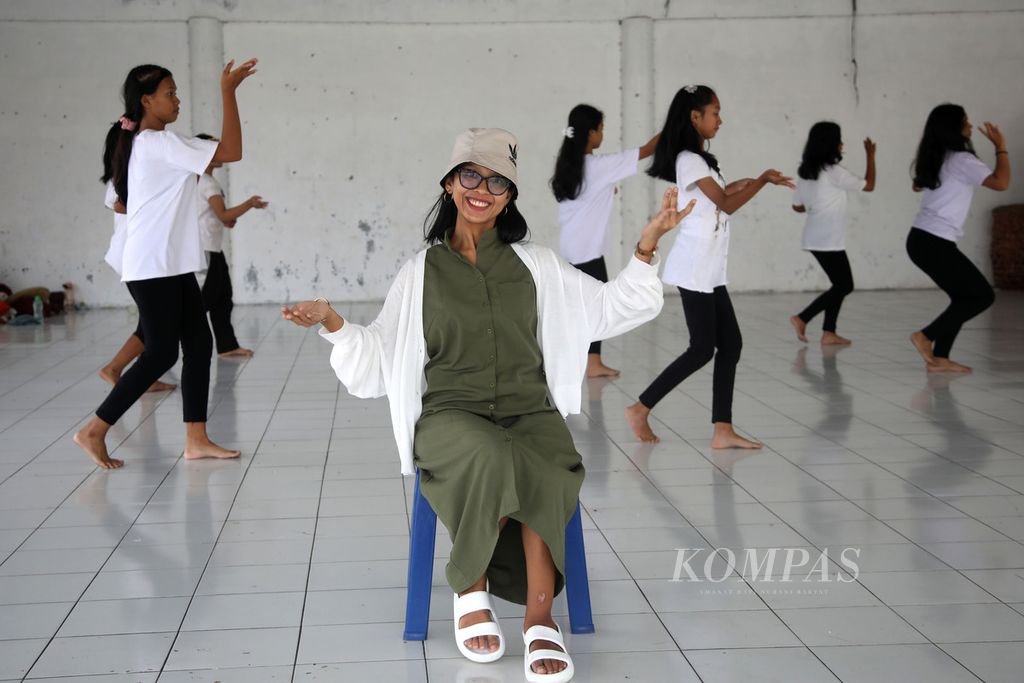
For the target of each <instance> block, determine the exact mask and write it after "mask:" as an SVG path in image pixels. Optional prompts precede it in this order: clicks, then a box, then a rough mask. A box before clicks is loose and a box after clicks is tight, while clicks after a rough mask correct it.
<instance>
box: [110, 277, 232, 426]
mask: <svg viewBox="0 0 1024 683" xmlns="http://www.w3.org/2000/svg"><path fill="white" fill-rule="evenodd" d="M128 288H129V289H130V290H131V293H132V297H133V298H134V299H135V303H136V304H138V306H139V321H140V322H141V323H142V330H143V334H144V335H145V344H146V349H145V350H144V351H143V352H142V355H141V356H139V359H138V360H137V361H136V362H135V364H134V365H132V366H131V367H130V368H128V370H127V371H126V372H125V373H124V374H123V375H121V379H119V380H118V381H117V384H115V385H114V388H113V389H112V390H111V391H110V394H109V395H108V396H107V398H106V400H105V401H103V403H102V404H101V405H100V407H99V408H98V409H97V410H96V416H97V417H99V418H100V419H101V420H103V421H104V422H106V423H107V424H114V423H115V422H117V421H118V420H119V419H121V416H122V415H124V413H125V412H126V411H127V410H128V409H129V408H131V407H132V404H134V403H135V401H137V400H138V399H139V397H140V396H142V394H144V393H145V392H146V390H147V389H149V387H150V386H151V385H152V384H153V382H155V381H157V380H158V379H160V376H161V375H162V374H164V373H165V372H167V371H168V370H170V369H171V367H172V366H173V365H174V364H175V363H176V362H177V361H178V345H179V344H180V345H181V349H182V358H183V360H184V364H183V366H182V370H181V397H182V414H183V416H184V419H185V422H206V409H207V402H208V398H209V391H210V357H211V356H212V354H213V340H212V339H211V338H210V327H209V325H208V324H207V323H206V313H205V312H204V311H203V297H202V294H200V292H199V284H198V283H197V282H196V276H195V275H194V274H193V273H187V274H185V275H174V276H171V277H158V278H153V279H150V280H136V281H134V282H129V283H128Z"/></svg>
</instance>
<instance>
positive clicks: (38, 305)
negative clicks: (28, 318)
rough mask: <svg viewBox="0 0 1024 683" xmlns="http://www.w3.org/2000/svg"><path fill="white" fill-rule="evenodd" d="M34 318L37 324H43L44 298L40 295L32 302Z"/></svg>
mask: <svg viewBox="0 0 1024 683" xmlns="http://www.w3.org/2000/svg"><path fill="white" fill-rule="evenodd" d="M32 317H33V318H35V319H36V322H40V323H41V322H43V297H41V296H39V295H38V294H37V295H36V298H35V299H34V300H33V301H32Z"/></svg>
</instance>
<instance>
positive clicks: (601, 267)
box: [572, 256, 608, 356]
mask: <svg viewBox="0 0 1024 683" xmlns="http://www.w3.org/2000/svg"><path fill="white" fill-rule="evenodd" d="M572 265H573V266H574V267H576V268H579V269H580V270H582V271H583V272H584V273H586V274H587V275H589V276H590V277H592V278H594V279H595V280H600V281H601V282H608V268H607V267H606V266H605V264H604V257H603V256H599V257H597V258H596V259H594V260H593V261H587V262H586V263H574V264H572ZM588 353H596V354H597V355H599V356H600V355H601V342H599V341H596V342H593V343H592V344H591V345H590V350H589V351H588Z"/></svg>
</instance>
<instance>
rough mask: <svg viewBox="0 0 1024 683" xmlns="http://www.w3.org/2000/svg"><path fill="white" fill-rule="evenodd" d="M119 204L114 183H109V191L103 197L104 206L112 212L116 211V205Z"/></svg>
mask: <svg viewBox="0 0 1024 683" xmlns="http://www.w3.org/2000/svg"><path fill="white" fill-rule="evenodd" d="M116 203H117V190H115V189H114V183H113V181H110V180H108V181H107V189H106V192H105V193H104V195H103V206H105V207H107V208H108V209H110V210H111V211H113V210H114V204H116Z"/></svg>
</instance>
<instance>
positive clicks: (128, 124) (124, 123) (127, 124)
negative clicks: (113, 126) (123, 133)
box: [118, 116, 137, 130]
mask: <svg viewBox="0 0 1024 683" xmlns="http://www.w3.org/2000/svg"><path fill="white" fill-rule="evenodd" d="M118 121H120V122H121V130H135V126H136V125H137V124H136V123H135V121H132V120H131V119H130V118H128V117H127V116H122V117H121V118H119V119H118Z"/></svg>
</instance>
